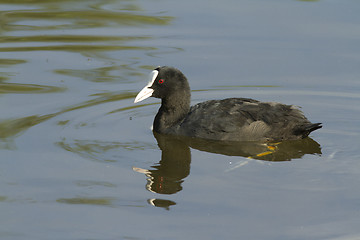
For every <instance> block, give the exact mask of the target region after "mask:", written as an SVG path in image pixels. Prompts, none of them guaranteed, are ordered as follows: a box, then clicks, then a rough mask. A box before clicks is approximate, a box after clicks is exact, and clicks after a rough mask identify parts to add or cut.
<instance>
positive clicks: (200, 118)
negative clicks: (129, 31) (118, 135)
mask: <svg viewBox="0 0 360 240" xmlns="http://www.w3.org/2000/svg"><path fill="white" fill-rule="evenodd" d="M148 97H155V98H161V107H160V109H159V111H158V113H157V114H156V117H155V119H154V124H153V131H155V132H157V133H161V134H168V135H176V136H188V137H194V138H203V139H211V140H221V141H264V142H269V141H283V140H296V139H301V138H305V137H307V136H308V135H309V133H310V132H312V131H314V130H316V129H319V128H321V127H322V126H321V123H311V122H310V121H309V120H308V119H307V118H306V117H305V116H304V114H303V113H302V112H301V111H300V110H299V109H298V108H297V107H296V106H293V105H285V104H282V103H276V102H260V101H257V100H254V99H249V98H227V99H223V100H210V101H206V102H202V103H198V104H196V105H194V106H192V107H190V87H189V83H188V81H187V79H186V77H185V75H184V74H183V73H182V72H181V71H179V70H178V69H176V68H173V67H168V66H163V67H158V68H156V69H155V70H153V71H152V72H151V74H150V81H149V83H148V84H147V85H146V86H145V87H144V88H143V89H142V90H141V91H140V92H139V94H138V95H137V96H136V98H135V101H134V102H135V103H137V102H140V101H142V100H144V99H146V98H148Z"/></svg>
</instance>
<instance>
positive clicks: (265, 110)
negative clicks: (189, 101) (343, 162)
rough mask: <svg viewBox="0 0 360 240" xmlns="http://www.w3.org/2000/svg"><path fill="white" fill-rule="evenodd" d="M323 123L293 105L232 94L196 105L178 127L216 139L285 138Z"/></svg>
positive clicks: (299, 135) (189, 133)
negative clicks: (314, 121) (309, 119)
mask: <svg viewBox="0 0 360 240" xmlns="http://www.w3.org/2000/svg"><path fill="white" fill-rule="evenodd" d="M320 127H321V126H320V124H312V123H311V122H309V121H308V120H307V119H306V117H305V116H304V115H303V113H302V112H301V111H300V110H299V109H298V108H297V107H295V106H293V105H285V104H281V103H275V102H260V101H257V100H253V99H248V98H228V99H223V100H210V101H206V102H202V103H199V104H196V105H194V106H193V107H191V109H190V112H189V114H188V115H187V116H186V118H185V119H184V120H183V121H182V122H181V123H180V124H179V126H178V128H177V131H179V132H180V134H182V135H186V136H190V137H198V138H205V139H214V140H229V141H281V140H283V139H287V140H291V139H300V138H304V137H306V136H307V135H308V134H309V133H310V132H311V131H313V130H316V129H317V128H320Z"/></svg>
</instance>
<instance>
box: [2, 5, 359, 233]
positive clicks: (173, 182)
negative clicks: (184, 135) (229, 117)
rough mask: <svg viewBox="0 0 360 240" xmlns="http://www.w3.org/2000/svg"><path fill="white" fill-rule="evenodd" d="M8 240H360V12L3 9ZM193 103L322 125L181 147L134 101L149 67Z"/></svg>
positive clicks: (152, 104) (317, 8)
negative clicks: (258, 110) (307, 132)
mask: <svg viewBox="0 0 360 240" xmlns="http://www.w3.org/2000/svg"><path fill="white" fill-rule="evenodd" d="M0 9H1V10H0V111H1V117H0V189H1V192H0V208H1V213H2V214H1V217H0V223H1V224H0V226H1V227H0V238H1V239H274V240H275V239H276V240H279V239H334V240H335V239H336V240H340V239H341V240H345V239H346V240H349V239H354V240H355V239H359V238H360V231H359V229H358V222H359V220H360V211H359V209H360V207H359V199H360V188H359V180H360V178H359V176H360V170H359V169H360V164H359V163H360V162H359V158H360V154H359V147H360V145H359V142H360V120H359V119H360V107H359V100H360V82H359V76H360V68H359V65H360V46H359V40H360V31H359V26H360V17H359V14H358V12H359V9H360V3H359V2H358V1H355V0H351V1H325V0H319V1H296V0H293V1H284V0H271V1H269V0H266V1H265V0H255V1H254V0H251V1H250V0H243V1H232V0H229V1H226V2H221V3H220V2H218V1H206V2H204V1H200V0H196V1H195V2H194V1H192V2H174V1H131V0H129V1H116V0H108V1H96V0H92V1H91V0H89V1H72V0H64V1H58V0H57V1H48V0H47V1H16V3H14V1H1V3H0ZM159 65H171V66H176V67H178V68H179V69H181V70H182V71H183V72H184V73H185V74H186V76H187V77H188V79H189V81H190V85H191V88H192V103H193V104H195V103H197V102H200V101H204V100H208V99H221V98H226V97H251V98H255V99H259V100H263V101H278V102H284V103H287V104H295V105H298V106H301V107H302V110H303V111H304V113H305V114H306V115H307V116H308V118H309V119H310V120H311V121H313V122H322V123H323V128H322V129H320V130H318V131H316V132H313V133H312V134H311V136H310V137H311V138H309V139H305V140H303V141H299V142H293V143H281V144H279V145H277V144H275V145H270V146H265V145H261V144H248V143H243V144H241V146H240V147H239V145H236V146H235V147H234V146H232V145H231V144H225V143H222V144H219V143H209V142H205V143H204V142H201V141H190V142H189V141H187V140H186V141H183V140H181V139H180V140H179V139H177V138H167V137H166V136H165V137H164V136H154V135H153V133H152V131H151V130H150V126H151V124H152V121H153V118H154V116H155V114H156V112H157V109H158V108H159V101H158V100H157V99H149V100H146V101H145V102H141V104H137V105H135V104H133V99H134V97H135V96H136V93H137V92H138V91H139V90H140V89H141V88H142V87H143V86H144V85H145V84H146V79H147V74H148V73H149V72H150V71H151V70H152V69H153V68H154V67H156V66H159Z"/></svg>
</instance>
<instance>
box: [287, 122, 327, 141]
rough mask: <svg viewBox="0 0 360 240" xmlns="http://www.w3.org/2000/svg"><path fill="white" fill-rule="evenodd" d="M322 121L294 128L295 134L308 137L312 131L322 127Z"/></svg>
mask: <svg viewBox="0 0 360 240" xmlns="http://www.w3.org/2000/svg"><path fill="white" fill-rule="evenodd" d="M321 124H322V123H309V124H305V125H302V126H300V127H298V128H296V129H295V130H294V134H295V135H298V136H301V137H302V138H305V137H307V136H308V135H309V134H310V133H311V132H312V131H315V130H317V129H319V128H322V126H321Z"/></svg>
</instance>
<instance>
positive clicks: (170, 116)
mask: <svg viewBox="0 0 360 240" xmlns="http://www.w3.org/2000/svg"><path fill="white" fill-rule="evenodd" d="M189 110H190V95H189V96H181V97H177V98H176V97H172V98H166V99H162V100H161V107H160V109H159V111H158V113H157V114H156V117H155V120H154V126H153V127H154V131H155V132H158V133H164V134H171V133H172V131H174V130H175V128H176V127H178V126H179V124H180V123H181V121H183V120H184V118H185V117H186V115H187V114H188V113H189Z"/></svg>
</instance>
